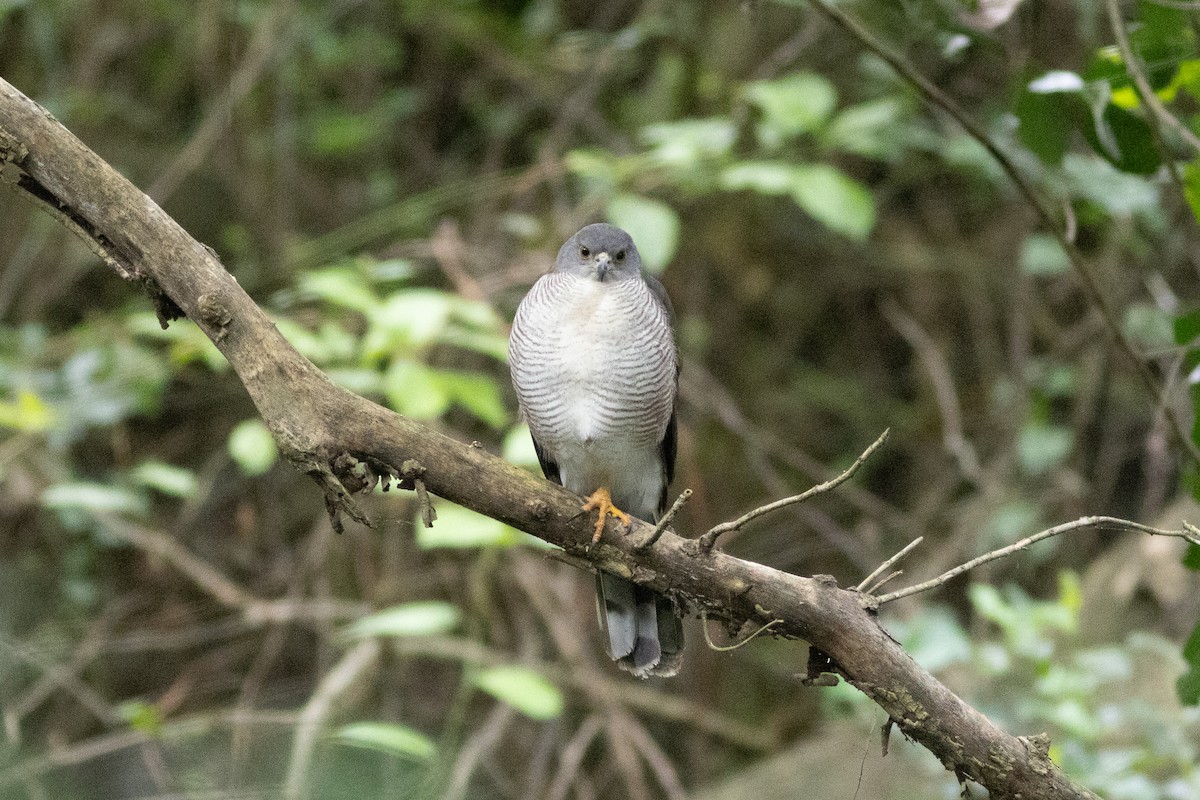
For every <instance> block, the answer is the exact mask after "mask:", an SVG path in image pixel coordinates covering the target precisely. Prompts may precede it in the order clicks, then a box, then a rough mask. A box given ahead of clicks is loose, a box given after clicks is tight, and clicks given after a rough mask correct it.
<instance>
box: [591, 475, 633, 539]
mask: <svg viewBox="0 0 1200 800" xmlns="http://www.w3.org/2000/svg"><path fill="white" fill-rule="evenodd" d="M583 510H584V511H595V510H599V512H600V514H599V516H598V517H597V518H596V532H595V533H593V534H592V544H591V546H592V547H595V546H596V544H597V543H598V542H599V541H600V535H601V534H603V533H604V523H605V522H607V521H608V520H607V518H608V517H615V518H616V519H619V520H620V521H621V524H622V525H624V526H625V527H626V528H628V527H629V526H630V525H632V524H633V518H632V517H630V516H629V515H628V514H626V513H625V512H624V511H622V510H621V509H619V508H617V507H616V506H614V505H613V501H612V495H611V494H609V493H608V489H606V488H604V487H603V486H601V487H600V488H599V489H597V490H596V491H594V492H592V494H591V496H590V497H589V498H588V501H587V502H586V503H584V504H583Z"/></svg>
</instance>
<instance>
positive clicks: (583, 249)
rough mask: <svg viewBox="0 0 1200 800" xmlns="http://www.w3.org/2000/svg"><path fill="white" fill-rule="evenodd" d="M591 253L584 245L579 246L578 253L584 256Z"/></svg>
mask: <svg viewBox="0 0 1200 800" xmlns="http://www.w3.org/2000/svg"><path fill="white" fill-rule="evenodd" d="M591 254H592V251H591V250H588V249H587V248H586V247H581V248H579V255H581V256H583V257H584V258H587V257H588V256H590V255H591Z"/></svg>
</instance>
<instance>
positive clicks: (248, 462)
mask: <svg viewBox="0 0 1200 800" xmlns="http://www.w3.org/2000/svg"><path fill="white" fill-rule="evenodd" d="M228 447H229V455H230V457H231V458H232V459H233V460H234V461H235V462H236V463H237V465H238V466H239V467H240V468H241V470H242V472H244V473H245V474H246V475H249V476H251V477H253V476H255V475H262V474H263V473H265V472H266V471H267V470H269V469H270V468H271V467H272V466H273V465H274V464H275V460H276V459H277V458H279V450H278V448H277V447H276V446H275V438H274V437H273V436H271V431H269V430H267V426H266V425H264V424H263V423H262V421H261V420H257V419H248V420H246V421H245V422H242V423H240V424H239V425H238V426H237V427H236V428H234V429H233V430H232V431H231V432H230V434H229V442H228Z"/></svg>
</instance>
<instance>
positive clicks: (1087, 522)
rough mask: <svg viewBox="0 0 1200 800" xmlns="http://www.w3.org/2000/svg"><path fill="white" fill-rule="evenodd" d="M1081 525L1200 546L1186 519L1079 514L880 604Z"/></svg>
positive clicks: (885, 597)
mask: <svg viewBox="0 0 1200 800" xmlns="http://www.w3.org/2000/svg"><path fill="white" fill-rule="evenodd" d="M1081 528H1112V529H1115V530H1119V531H1138V532H1140V533H1148V534H1150V535H1152V536H1173V537H1176V538H1179V539H1186V540H1187V541H1189V542H1191V543H1192V544H1195V545H1200V528H1197V527H1196V526H1195V525H1192V524H1191V523H1190V522H1184V523H1183V528H1182V529H1181V530H1177V531H1169V530H1164V529H1162V528H1151V527H1150V526H1149V525H1142V524H1141V523H1139V522H1132V521H1130V520H1127V519H1119V518H1118V517H1080V518H1079V519H1077V520H1075V521H1074V522H1064V523H1063V524H1062V525H1056V526H1054V527H1053V528H1047V529H1046V530H1044V531H1041V532H1039V533H1035V534H1033V535H1032V536H1027V537H1025V538H1024V539H1022V540H1021V541H1019V542H1016V543H1015V544H1010V545H1009V546H1007V547H1001V548H1000V549H999V550H993V551H992V552H990V553H987V554H985V555H982V556H979V557H978V558H973V559H971V560H970V561H968V562H967V563H965V564H960V565H958V566H957V567H955V568H954V569H951V570H947V571H946V572H943V573H942V574H941V575H939V576H937V577H936V578H933V579H932V580H928V581H925V582H924V583H918V584H917V585H916V586H909V587H908V588H907V589H900V590H898V591H895V592H892V593H891V594H885V595H883V596H881V597H879V598H878V602H879V604H880V605H883V604H884V603H890V602H892V601H893V600H899V599H900V598H901V597H908V596H909V595H913V594H917V593H919V592H927V591H929V590H930V589H935V588H937V587H938V586H941V585H942V584H943V583H945V582H946V581H948V580H950V579H951V578H954V577H957V576H958V575H961V574H963V573H964V572H966V571H968V570H972V569H974V568H975V567H978V566H979V565H981V564H986V563H988V562H989V561H995V560H996V559H998V558H1004V557H1005V556H1007V555H1011V554H1012V553H1015V552H1016V551H1018V550H1024V549H1025V548H1027V547H1029V546H1030V545H1032V544H1036V543H1038V542H1040V541H1042V540H1043V539H1049V538H1050V537H1052V536H1058V535H1059V534H1060V533H1068V532H1070V531H1075V530H1079V529H1081Z"/></svg>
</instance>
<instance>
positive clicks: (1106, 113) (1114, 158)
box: [1081, 103, 1162, 175]
mask: <svg viewBox="0 0 1200 800" xmlns="http://www.w3.org/2000/svg"><path fill="white" fill-rule="evenodd" d="M1081 132H1082V133H1083V136H1084V138H1085V139H1087V142H1088V144H1089V145H1091V147H1092V149H1093V150H1095V151H1096V153H1097V154H1098V155H1100V156H1101V157H1102V158H1104V160H1105V161H1108V162H1109V163H1110V164H1112V165H1113V166H1114V167H1116V168H1117V169H1119V170H1121V171H1122V172H1129V173H1132V174H1135V175H1152V174H1154V172H1156V171H1157V170H1158V168H1159V166H1160V165H1161V164H1162V159H1161V157H1160V156H1159V154H1158V148H1157V147H1155V145H1154V137H1153V135H1152V133H1151V131H1150V126H1149V124H1148V123H1147V122H1146V121H1145V120H1144V119H1142V118H1141V117H1139V116H1138V115H1137V114H1135V113H1133V112H1132V111H1128V110H1126V109H1124V108H1121V107H1120V106H1118V105H1116V104H1114V103H1105V104H1104V105H1103V106H1100V107H1098V108H1097V109H1095V110H1094V111H1093V116H1092V125H1091V126H1083V128H1082V131H1081Z"/></svg>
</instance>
